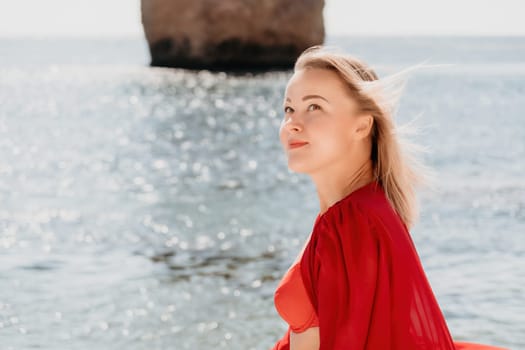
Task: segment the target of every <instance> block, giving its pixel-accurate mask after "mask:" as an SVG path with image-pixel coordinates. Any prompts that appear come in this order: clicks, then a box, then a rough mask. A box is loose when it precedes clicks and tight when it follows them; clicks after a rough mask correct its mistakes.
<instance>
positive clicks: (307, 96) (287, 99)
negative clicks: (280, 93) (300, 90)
mask: <svg viewBox="0 0 525 350" xmlns="http://www.w3.org/2000/svg"><path fill="white" fill-rule="evenodd" d="M312 98H320V99H321V100H325V101H326V102H328V100H327V99H326V98H324V97H323V96H321V95H306V96H303V98H302V100H303V101H306V100H310V99H312ZM286 102H292V100H290V98H289V97H287V98H286Z"/></svg>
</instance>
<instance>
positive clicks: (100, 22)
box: [0, 0, 525, 37]
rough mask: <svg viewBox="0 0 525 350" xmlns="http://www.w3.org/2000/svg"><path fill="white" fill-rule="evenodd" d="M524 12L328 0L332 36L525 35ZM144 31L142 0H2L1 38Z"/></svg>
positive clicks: (446, 0)
mask: <svg viewBox="0 0 525 350" xmlns="http://www.w3.org/2000/svg"><path fill="white" fill-rule="evenodd" d="M223 1H225V0H223ZM524 13H525V1H524V0H439V1H438V0H432V1H430V0H395V1H394V0H326V5H325V10H324V19H325V29H326V34H327V36H340V35H513V36H525V21H524V20H523V19H522V17H523V14H524ZM143 35H144V34H143V30H142V24H141V21H140V0H0V37H28V36H30V37H56V36H76V37H143Z"/></svg>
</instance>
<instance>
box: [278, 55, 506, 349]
mask: <svg viewBox="0 0 525 350" xmlns="http://www.w3.org/2000/svg"><path fill="white" fill-rule="evenodd" d="M388 93H389V92H388V86H386V84H385V83H384V81H382V80H378V77H377V75H376V74H375V73H374V71H373V70H372V69H370V68H369V67H368V66H367V65H365V64H364V63H363V62H360V61H358V60H357V59H355V58H353V57H350V56H347V55H343V54H337V53H333V52H330V51H327V50H326V49H323V48H320V47H314V48H311V49H308V50H306V51H305V52H304V53H303V54H302V55H301V56H300V57H299V58H298V60H297V62H296V64H295V69H294V74H293V76H292V78H291V79H290V81H289V83H288V85H287V88H286V92H285V99H284V119H283V122H282V124H281V129H280V140H281V143H282V145H283V147H284V149H285V152H286V155H287V158H288V166H289V168H290V169H291V170H293V171H296V172H300V173H305V174H308V175H309V176H310V177H311V179H312V180H313V182H314V184H315V186H316V189H317V195H318V198H319V205H320V212H319V215H318V216H317V218H316V220H315V224H314V227H313V230H312V233H311V236H310V238H309V239H308V241H307V242H306V244H305V247H304V248H303V251H302V252H301V254H299V256H298V257H297V259H296V261H295V262H294V263H293V264H292V266H291V267H290V269H289V270H288V271H287V273H286V274H285V276H284V277H283V279H282V280H281V282H280V283H279V285H278V287H277V290H276V291H275V295H274V301H275V306H276V309H277V311H278V312H279V314H280V315H281V317H282V318H283V319H284V320H285V321H286V322H287V323H288V324H289V328H288V331H287V332H286V334H285V335H284V336H283V337H282V339H280V340H279V341H278V342H277V343H276V344H275V345H274V347H273V350H288V349H291V350H343V349H345V350H346V349H351V350H363V349H366V350H387V349H391V350H394V349H395V350H412V349H433V350H450V349H498V348H496V347H490V346H485V345H479V344H473V343H460V342H454V341H453V340H452V337H451V335H450V333H449V330H448V327H447V324H446V322H445V319H444V317H443V314H442V312H441V310H440V307H439V305H438V303H437V301H436V298H435V296H434V294H433V292H432V289H431V287H430V285H429V283H428V280H427V277H426V275H425V272H424V271H423V267H422V265H421V262H420V259H419V257H418V254H417V252H416V249H415V247H414V244H413V242H412V239H411V237H410V234H409V228H410V227H411V225H412V224H413V222H414V221H415V219H416V215H417V213H416V205H415V197H414V185H415V183H416V181H417V179H418V178H417V174H416V171H415V168H414V164H413V163H411V162H410V161H409V159H408V158H407V156H406V155H405V154H403V152H402V149H401V148H400V145H399V140H398V136H397V134H396V133H395V131H394V130H395V127H394V123H393V120H392V114H393V107H392V106H393V104H392V101H391V100H390V99H389V98H388Z"/></svg>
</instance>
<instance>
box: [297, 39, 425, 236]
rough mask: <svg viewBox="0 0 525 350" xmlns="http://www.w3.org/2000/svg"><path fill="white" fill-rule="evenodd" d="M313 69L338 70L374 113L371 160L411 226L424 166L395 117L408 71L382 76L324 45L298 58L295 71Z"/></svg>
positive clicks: (356, 96) (354, 94)
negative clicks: (401, 134)
mask: <svg viewBox="0 0 525 350" xmlns="http://www.w3.org/2000/svg"><path fill="white" fill-rule="evenodd" d="M309 68H320V69H328V70H331V71H334V72H336V73H337V74H338V75H339V77H340V78H341V79H342V80H343V82H344V83H345V85H346V86H347V87H348V90H349V92H350V96H351V97H352V98H354V99H355V100H356V102H357V103H358V105H359V106H360V111H361V112H363V113H369V114H370V115H372V116H373V118H374V122H373V127H372V131H371V139H372V153H371V160H372V162H373V167H374V176H375V178H376V180H377V181H378V182H379V183H380V184H381V185H382V187H383V189H384V191H385V194H386V197H387V198H388V200H389V202H390V204H391V205H392V207H393V208H394V210H395V211H396V212H397V213H398V215H399V216H400V217H401V219H402V220H403V222H404V223H405V225H407V227H411V226H412V225H413V224H414V222H415V221H416V219H417V216H418V206H417V200H416V195H415V187H416V185H417V184H418V183H419V182H420V180H421V178H422V166H421V165H420V164H419V163H418V162H417V161H416V159H415V158H414V156H413V155H412V153H413V152H411V151H413V150H414V149H413V147H411V145H410V144H408V143H406V140H401V138H400V137H399V136H400V135H399V133H398V131H399V129H397V128H396V126H395V123H394V120H393V117H394V114H395V112H396V108H397V101H398V99H399V97H400V95H401V91H402V89H403V86H404V82H405V79H404V74H403V73H405V72H401V73H398V74H396V75H392V76H389V77H387V78H384V79H379V78H378V76H377V74H376V73H375V72H374V71H373V70H372V69H371V68H370V67H369V66H368V65H367V64H366V63H364V62H362V61H360V60H359V59H357V58H355V57H353V56H350V55H346V54H342V53H337V52H335V51H332V50H329V49H327V48H323V47H321V46H314V47H311V48H309V49H307V50H305V51H304V52H303V53H302V54H301V56H299V58H298V59H297V61H296V63H295V67H294V70H295V71H298V70H303V69H309ZM404 141H405V142H404ZM402 143H403V146H405V147H402Z"/></svg>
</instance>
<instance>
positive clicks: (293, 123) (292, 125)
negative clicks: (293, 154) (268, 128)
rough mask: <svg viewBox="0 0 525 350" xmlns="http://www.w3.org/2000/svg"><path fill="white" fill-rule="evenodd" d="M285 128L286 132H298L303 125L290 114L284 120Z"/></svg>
mask: <svg viewBox="0 0 525 350" xmlns="http://www.w3.org/2000/svg"><path fill="white" fill-rule="evenodd" d="M285 128H286V130H288V132H300V131H302V130H303V125H302V124H301V122H300V121H299V120H298V119H297V117H296V116H290V117H289V118H287V120H286V121H285Z"/></svg>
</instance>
